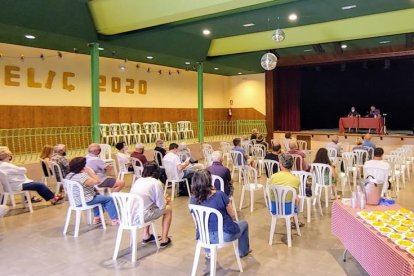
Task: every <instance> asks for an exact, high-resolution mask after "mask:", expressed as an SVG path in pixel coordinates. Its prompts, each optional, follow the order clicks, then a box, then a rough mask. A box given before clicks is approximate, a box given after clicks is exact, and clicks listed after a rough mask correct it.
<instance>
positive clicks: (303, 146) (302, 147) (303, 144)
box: [296, 140, 308, 150]
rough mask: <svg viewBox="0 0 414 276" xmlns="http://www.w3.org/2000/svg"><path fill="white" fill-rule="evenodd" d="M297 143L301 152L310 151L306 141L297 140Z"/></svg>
mask: <svg viewBox="0 0 414 276" xmlns="http://www.w3.org/2000/svg"><path fill="white" fill-rule="evenodd" d="M296 142H297V143H298V148H299V150H307V149H308V142H306V141H304V140H296Z"/></svg>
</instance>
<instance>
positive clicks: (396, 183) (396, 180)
mask: <svg viewBox="0 0 414 276" xmlns="http://www.w3.org/2000/svg"><path fill="white" fill-rule="evenodd" d="M382 159H383V160H384V161H386V162H387V163H388V164H389V165H390V176H391V181H392V182H393V189H394V192H395V195H396V196H397V197H398V195H399V192H400V179H401V178H402V172H401V169H400V165H399V164H398V161H397V159H398V156H397V155H385V154H384V155H383V156H382Z"/></svg>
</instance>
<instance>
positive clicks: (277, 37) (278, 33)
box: [272, 17, 285, 42]
mask: <svg viewBox="0 0 414 276" xmlns="http://www.w3.org/2000/svg"><path fill="white" fill-rule="evenodd" d="M272 39H273V40H274V41H276V42H282V41H283V40H285V32H284V31H283V30H282V29H280V28H279V17H277V29H276V30H275V31H274V32H273V35H272Z"/></svg>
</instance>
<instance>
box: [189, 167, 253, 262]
mask: <svg viewBox="0 0 414 276" xmlns="http://www.w3.org/2000/svg"><path fill="white" fill-rule="evenodd" d="M191 194H192V196H191V199H190V204H195V205H201V206H205V207H209V208H214V209H216V210H218V211H219V212H220V213H221V214H222V216H223V232H224V233H223V234H224V237H223V238H224V241H225V242H230V241H234V240H236V239H238V241H239V243H238V247H239V254H240V257H241V258H243V257H245V256H247V255H248V254H249V253H250V252H251V250H250V245H249V226H248V224H247V222H246V221H245V220H239V221H234V219H235V218H236V215H235V210H233V207H232V205H231V203H230V200H229V198H228V196H227V195H226V194H225V193H224V192H222V191H220V190H216V189H214V187H213V186H212V185H211V174H210V172H209V171H207V170H199V171H196V172H195V173H194V176H193V186H192V188H191ZM208 226H209V227H208V228H209V235H210V242H211V243H213V244H214V243H218V234H217V231H218V229H217V227H218V225H217V217H216V216H211V217H210V219H209V224H208ZM196 237H197V239H198V237H199V233H198V232H197V233H196ZM205 251H206V256H207V257H209V254H210V251H209V249H205Z"/></svg>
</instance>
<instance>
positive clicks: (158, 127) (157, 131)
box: [151, 122, 166, 140]
mask: <svg viewBox="0 0 414 276" xmlns="http://www.w3.org/2000/svg"><path fill="white" fill-rule="evenodd" d="M151 128H152V133H153V134H154V135H155V137H156V138H157V139H161V136H162V137H163V138H164V140H165V138H166V137H165V132H164V131H162V130H161V125H160V123H158V122H152V123H151Z"/></svg>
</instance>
